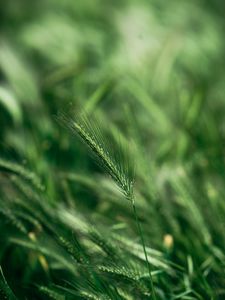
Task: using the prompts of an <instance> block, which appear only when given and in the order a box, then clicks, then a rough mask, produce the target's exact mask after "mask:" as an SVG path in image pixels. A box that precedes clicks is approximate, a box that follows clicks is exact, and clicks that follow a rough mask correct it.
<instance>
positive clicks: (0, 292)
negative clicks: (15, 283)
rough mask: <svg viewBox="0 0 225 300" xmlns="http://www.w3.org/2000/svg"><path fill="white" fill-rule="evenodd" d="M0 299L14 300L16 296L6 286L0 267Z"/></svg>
mask: <svg viewBox="0 0 225 300" xmlns="http://www.w3.org/2000/svg"><path fill="white" fill-rule="evenodd" d="M0 298H1V300H16V299H17V298H16V296H15V295H14V293H13V291H12V290H11V288H10V286H9V285H8V283H7V281H6V279H5V277H4V275H3V271H2V268H1V266H0Z"/></svg>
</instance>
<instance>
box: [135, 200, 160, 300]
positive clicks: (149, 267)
mask: <svg viewBox="0 0 225 300" xmlns="http://www.w3.org/2000/svg"><path fill="white" fill-rule="evenodd" d="M131 200H132V208H133V213H134V216H135V221H136V224H137V229H138V233H139V235H140V237H141V243H142V247H143V251H144V255H145V260H146V264H147V268H148V273H149V278H150V288H151V292H152V299H153V300H156V295H155V289H154V284H153V279H152V274H151V265H150V263H149V260H148V255H147V251H146V247H145V240H144V236H143V232H142V228H141V224H140V222H139V219H138V215H137V210H136V206H135V200H134V196H132V197H131Z"/></svg>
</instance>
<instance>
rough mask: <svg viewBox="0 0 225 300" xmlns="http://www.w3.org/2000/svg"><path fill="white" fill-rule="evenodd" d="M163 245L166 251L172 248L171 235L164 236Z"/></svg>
mask: <svg viewBox="0 0 225 300" xmlns="http://www.w3.org/2000/svg"><path fill="white" fill-rule="evenodd" d="M163 244H164V246H165V247H166V248H167V249H171V248H172V247H173V236H172V235H171V234H165V235H164V237H163Z"/></svg>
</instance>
